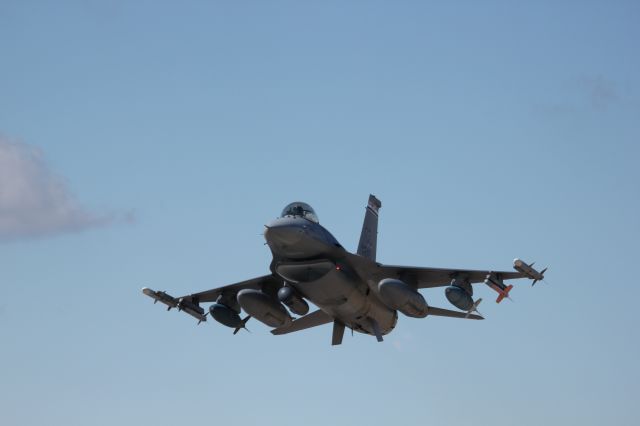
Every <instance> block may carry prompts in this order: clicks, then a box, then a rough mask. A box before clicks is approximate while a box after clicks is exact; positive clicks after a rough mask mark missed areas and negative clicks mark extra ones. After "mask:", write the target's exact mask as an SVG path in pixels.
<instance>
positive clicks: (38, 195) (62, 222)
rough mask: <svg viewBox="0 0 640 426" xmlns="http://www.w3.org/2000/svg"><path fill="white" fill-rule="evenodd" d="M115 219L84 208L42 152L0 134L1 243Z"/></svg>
mask: <svg viewBox="0 0 640 426" xmlns="http://www.w3.org/2000/svg"><path fill="white" fill-rule="evenodd" d="M113 220H114V218H113V216H112V215H100V214H96V213H93V212H91V211H88V210H86V209H85V208H83V207H82V206H81V205H80V204H79V203H78V201H77V200H76V199H75V198H74V196H73V195H72V194H71V193H70V192H69V188H68V186H67V184H66V182H65V181H64V179H63V178H61V177H60V176H58V175H56V174H55V173H53V172H52V171H51V170H50V169H49V167H48V165H47V163H46V162H45V160H44V158H43V155H42V152H41V151H40V150H39V149H37V148H35V147H33V146H30V145H28V144H26V143H23V142H19V141H14V140H9V139H7V138H6V137H3V136H1V135H0V242H2V241H10V240H15V239H22V238H33V237H42V236H47V235H53V234H60V233H66V232H78V231H82V230H85V229H87V228H92V227H96V226H104V225H107V224H110V223H112V222H113Z"/></svg>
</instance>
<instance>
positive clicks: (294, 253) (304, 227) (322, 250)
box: [264, 217, 398, 335]
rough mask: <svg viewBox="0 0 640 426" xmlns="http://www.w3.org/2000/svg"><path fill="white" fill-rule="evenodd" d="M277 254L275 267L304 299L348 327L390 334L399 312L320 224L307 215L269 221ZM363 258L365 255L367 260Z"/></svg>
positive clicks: (269, 234) (272, 246) (270, 241)
mask: <svg viewBox="0 0 640 426" xmlns="http://www.w3.org/2000/svg"><path fill="white" fill-rule="evenodd" d="M264 237H265V240H266V241H267V244H268V245H269V248H270V249H271V252H272V254H273V261H272V263H271V270H272V272H273V273H274V274H276V275H278V276H280V277H281V278H282V279H283V280H284V281H286V282H287V285H290V286H291V287H293V288H294V289H295V290H296V291H297V292H298V293H299V294H300V295H301V296H302V297H304V298H305V299H308V300H310V301H311V302H313V303H314V304H315V305H316V306H318V307H319V308H320V309H322V310H323V311H325V312H326V313H328V314H329V315H331V316H333V317H335V318H337V319H338V320H340V321H341V322H343V323H344V324H345V325H346V326H347V327H349V328H351V329H353V330H354V331H358V332H361V333H366V334H372V335H374V334H375V331H374V327H375V326H376V324H377V326H378V327H379V330H380V333H381V334H387V333H389V332H390V331H391V330H393V328H394V327H395V325H396V322H397V320H398V314H397V312H396V311H395V310H393V309H390V308H388V307H387V306H386V305H384V304H383V303H382V302H381V301H380V299H379V298H378V297H377V296H376V291H375V287H374V286H375V285H376V284H377V283H373V282H372V283H369V282H367V277H363V276H360V274H359V273H358V272H357V268H356V267H355V265H352V264H350V262H349V260H348V258H347V256H346V255H347V252H346V250H345V249H344V248H343V247H342V245H340V243H339V242H338V240H336V238H335V237H334V236H333V235H331V233H330V232H329V231H327V230H326V229H325V228H324V227H323V226H322V225H320V224H319V223H316V222H313V221H311V220H308V219H306V218H304V217H281V218H278V219H275V220H274V221H272V222H270V223H269V224H268V225H266V229H265V232H264ZM363 260H364V259H363Z"/></svg>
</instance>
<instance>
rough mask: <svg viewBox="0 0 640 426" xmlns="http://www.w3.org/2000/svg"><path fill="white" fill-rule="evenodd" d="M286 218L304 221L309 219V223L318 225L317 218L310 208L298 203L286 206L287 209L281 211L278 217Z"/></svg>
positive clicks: (305, 204)
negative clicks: (303, 219) (302, 218)
mask: <svg viewBox="0 0 640 426" xmlns="http://www.w3.org/2000/svg"><path fill="white" fill-rule="evenodd" d="M287 216H288V217H304V218H305V219H309V220H310V221H311V222H315V223H318V216H316V212H315V211H313V209H312V208H311V206H310V205H309V204H307V203H301V202H299V201H296V202H295V203H291V204H289V205H287V207H285V208H284V210H282V214H281V215H280V217H287Z"/></svg>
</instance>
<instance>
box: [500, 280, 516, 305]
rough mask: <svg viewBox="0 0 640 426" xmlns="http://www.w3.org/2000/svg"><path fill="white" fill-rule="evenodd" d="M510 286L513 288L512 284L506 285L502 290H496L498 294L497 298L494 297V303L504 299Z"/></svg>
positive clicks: (507, 295)
mask: <svg viewBox="0 0 640 426" xmlns="http://www.w3.org/2000/svg"><path fill="white" fill-rule="evenodd" d="M512 288H513V284H511V285H508V286H506V287H505V288H504V290H500V291H498V293H500V294H499V295H498V298H497V299H496V303H500V302H502V299H504V298H505V297H509V292H510V291H511V289H512Z"/></svg>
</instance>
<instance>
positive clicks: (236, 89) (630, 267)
mask: <svg viewBox="0 0 640 426" xmlns="http://www.w3.org/2000/svg"><path fill="white" fill-rule="evenodd" d="M182 3H185V4H180V5H178V4H177V2H176V3H175V4H170V3H169V2H151V1H136V2H120V1H114V2H108V4H105V3H104V2H98V1H82V2H80V1H78V2H56V3H55V4H54V3H53V2H42V3H38V2H18V1H3V2H2V3H0V55H1V56H0V57H1V58H2V59H1V60H2V66H1V67H0V135H1V136H0V258H1V259H2V261H0V265H1V267H0V289H1V290H2V297H1V298H0V341H2V345H1V346H0V373H1V376H0V377H1V379H0V422H1V423H2V424H7V425H18V424H19V425H36V424H42V422H47V423H49V424H65V425H85V424H93V425H114V424H118V425H134V424H151V423H154V424H161V425H164V424H166V425H169V424H175V423H176V422H182V423H198V424H202V423H226V422H231V421H233V422H235V423H236V424H257V423H258V422H260V423H263V424H268V423H275V422H276V421H277V422H278V423H279V424H281V425H294V424H302V423H304V424H308V425H324V424H328V423H331V424H345V425H346V424H364V423H365V422H366V423H368V424H370V425H383V424H389V423H390V422H395V423H398V422H403V423H405V424H424V423H433V424H450V425H463V424H464V425H466V424H469V423H470V422H474V423H475V424H492V425H511V424H513V423H514V422H517V423H518V424H522V425H539V424H547V425H560V424H563V425H564V424H578V423H580V424H583V425H602V424H603V423H605V422H606V423H610V424H621V425H624V424H634V423H635V421H636V419H637V414H636V413H635V404H636V403H637V397H638V395H639V394H640V389H639V388H638V386H639V385H638V383H640V368H639V367H638V364H637V360H638V359H639V358H640V347H639V344H638V338H637V326H638V319H637V306H638V300H639V299H638V298H639V297H640V291H639V290H638V283H637V278H636V275H637V274H636V273H635V272H634V270H635V266H636V263H637V258H638V255H639V254H640V252H639V251H638V238H639V237H640V219H639V218H640V191H639V187H638V182H640V172H639V171H638V162H639V160H640V155H639V154H640V149H639V147H638V142H639V139H640V130H639V127H638V123H640V93H639V84H640V60H639V56H638V54H637V40H638V39H640V30H639V28H640V27H639V26H638V22H639V18H640V7H639V6H638V4H637V2H623V1H620V2H595V1H589V2H569V1H567V2H560V3H559V2H536V4H526V5H525V4H519V5H515V4H512V3H510V2H482V4H480V2H457V3H456V4H448V3H446V2H440V3H436V2H429V3H427V2H384V1H371V2H363V1H351V2H344V1H342V2H315V3H312V2H279V1H273V2H182ZM369 193H374V194H376V195H377V196H378V197H379V198H380V199H381V200H382V202H383V208H382V210H381V217H380V234H379V246H378V259H379V260H380V261H381V262H384V263H392V264H407V265H422V266H441V267H467V268H483V269H484V268H495V269H504V268H507V269H508V268H510V267H511V261H512V259H513V258H514V257H516V256H518V257H521V258H523V259H526V260H529V261H534V260H535V261H537V262H538V263H539V264H540V265H549V266H550V270H549V273H548V275H547V277H548V281H549V284H548V285H547V284H539V285H537V286H536V287H534V288H533V289H532V288H531V287H530V286H529V285H528V283H526V282H523V283H520V285H519V286H518V285H516V287H517V288H515V289H514V290H513V292H512V295H513V297H514V299H515V302H514V303H509V302H503V303H501V304H500V305H496V304H495V303H493V298H494V296H495V294H494V293H492V291H491V290H490V289H488V288H486V287H483V286H479V287H477V288H476V294H477V295H479V296H480V297H483V298H484V299H485V302H484V303H483V304H482V305H481V309H480V310H481V312H482V313H483V314H484V315H485V316H486V317H487V320H486V321H483V322H472V321H468V322H464V321H456V320H450V319H442V318H427V319H424V320H415V319H409V318H406V317H401V318H400V321H399V325H398V327H397V328H396V331H395V332H394V333H393V334H391V335H389V336H388V337H387V338H386V340H385V343H384V344H378V343H376V342H375V339H373V338H371V337H368V336H363V335H356V336H354V337H353V338H351V337H350V336H346V337H345V342H344V344H343V345H342V346H341V347H331V346H330V334H331V330H330V327H321V328H317V329H313V330H308V331H306V332H303V333H299V334H295V335H289V336H282V337H274V336H271V334H270V333H269V332H268V329H267V327H265V326H262V325H261V324H259V323H257V322H255V321H252V322H250V323H249V328H250V330H251V334H249V333H241V334H239V335H237V336H232V335H231V332H230V331H229V330H228V329H226V328H223V327H222V326H217V325H215V324H213V323H207V324H203V325H200V326H196V325H195V321H194V320H193V319H192V318H190V317H188V316H186V315H181V314H178V313H175V312H170V313H167V312H165V311H164V310H163V309H162V308H161V307H160V306H157V305H156V306H154V305H153V304H152V303H151V301H150V300H149V299H148V298H146V297H144V296H143V295H142V294H141V293H140V288H141V287H143V286H149V287H152V288H156V289H162V290H167V291H169V292H170V293H173V294H176V295H177V294H182V293H188V292H191V291H195V290H203V289H206V288H212V287H216V286H219V285H224V284H226V283H231V282H236V281H240V280H243V279H246V278H250V277H254V276H258V275H262V274H264V273H265V272H266V271H267V267H268V263H269V260H270V256H269V251H268V249H267V248H266V247H265V246H264V245H263V239H262V237H261V232H262V229H263V228H262V225H263V224H264V223H266V222H267V221H268V220H270V219H273V218H274V217H276V216H277V215H278V213H279V212H280V210H281V209H282V207H283V206H284V205H285V204H287V203H288V202H290V201H293V200H298V199H299V200H303V201H306V202H308V203H310V204H311V205H312V206H314V207H315V209H316V211H317V213H318V215H319V218H320V221H321V223H322V224H323V225H325V226H326V227H327V228H328V229H329V230H331V232H332V233H333V234H334V235H335V236H336V237H337V238H338V240H339V241H340V242H341V243H342V244H343V245H344V246H345V247H347V248H350V249H355V245H356V243H357V240H358V236H359V232H360V227H361V223H362V218H363V215H364V207H365V205H366V200H367V196H368V194H369ZM423 294H424V295H425V297H426V299H427V301H428V302H429V303H430V304H432V305H435V306H442V307H448V306H447V302H446V300H445V298H444V293H443V291H441V290H439V289H434V290H429V291H424V292H423Z"/></svg>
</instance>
